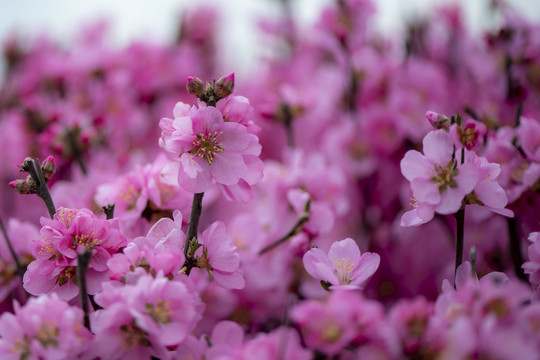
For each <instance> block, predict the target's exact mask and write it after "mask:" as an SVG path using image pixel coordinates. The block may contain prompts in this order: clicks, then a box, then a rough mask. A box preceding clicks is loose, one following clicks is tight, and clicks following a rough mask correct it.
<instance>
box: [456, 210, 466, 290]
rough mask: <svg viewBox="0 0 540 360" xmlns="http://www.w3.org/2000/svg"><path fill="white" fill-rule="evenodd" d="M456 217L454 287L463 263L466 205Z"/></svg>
mask: <svg viewBox="0 0 540 360" xmlns="http://www.w3.org/2000/svg"><path fill="white" fill-rule="evenodd" d="M454 217H455V218H456V265H455V268H454V287H455V286H456V281H455V274H456V273H457V269H458V267H459V266H460V265H461V263H463V243H464V239H465V206H462V207H461V209H459V210H458V212H457V213H455V214H454Z"/></svg>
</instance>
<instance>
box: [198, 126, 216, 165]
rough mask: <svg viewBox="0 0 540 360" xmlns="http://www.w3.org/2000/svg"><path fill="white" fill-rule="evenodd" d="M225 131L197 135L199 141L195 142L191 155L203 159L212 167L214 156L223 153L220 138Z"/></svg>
mask: <svg viewBox="0 0 540 360" xmlns="http://www.w3.org/2000/svg"><path fill="white" fill-rule="evenodd" d="M221 134H223V131H214V132H213V133H211V134H203V133H200V134H199V135H197V140H195V141H194V142H193V149H192V150H191V153H192V154H194V155H197V156H200V157H202V158H203V159H204V160H206V162H207V163H208V165H212V161H214V155H216V154H217V153H219V152H222V151H223V143H220V142H219V140H218V139H219V136H220V135H221Z"/></svg>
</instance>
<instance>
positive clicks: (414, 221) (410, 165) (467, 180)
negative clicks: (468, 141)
mask: <svg viewBox="0 0 540 360" xmlns="http://www.w3.org/2000/svg"><path fill="white" fill-rule="evenodd" d="M423 146H424V154H422V153H420V152H418V151H416V150H409V151H408V152H407V153H406V154H405V157H404V158H403V159H402V160H401V164H400V166H401V173H402V174H403V176H405V178H406V179H407V180H409V181H410V182H411V189H412V192H413V197H414V198H413V203H412V205H413V207H414V209H413V210H410V211H408V212H406V213H405V214H404V215H403V216H402V218H401V225H402V226H415V225H420V224H423V223H426V222H428V221H429V220H431V219H432V218H433V214H434V212H435V211H436V212H438V213H439V214H443V215H446V214H453V213H455V212H457V211H458V210H459V209H460V207H461V206H462V202H463V198H464V197H465V195H467V194H468V193H470V192H471V191H472V190H473V189H474V187H475V185H476V184H477V182H478V171H477V169H476V168H475V166H474V165H473V164H469V163H464V164H458V161H456V159H455V157H453V154H454V146H453V145H452V142H451V140H450V138H449V135H448V133H447V132H446V131H444V130H436V131H431V132H430V133H428V134H427V135H426V137H425V138H424V141H423Z"/></svg>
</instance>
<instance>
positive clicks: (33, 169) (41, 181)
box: [21, 158, 56, 219]
mask: <svg viewBox="0 0 540 360" xmlns="http://www.w3.org/2000/svg"><path fill="white" fill-rule="evenodd" d="M21 169H22V170H23V171H26V172H27V173H29V174H30V176H31V177H32V180H33V181H34V183H35V187H34V188H33V189H32V191H31V192H32V193H35V194H37V195H38V196H39V197H40V198H41V199H42V200H43V201H44V202H45V205H46V206H47V210H48V211H49V215H50V216H51V219H52V218H53V216H54V214H55V213H56V208H55V206H54V203H53V201H52V198H51V193H50V192H49V187H48V186H47V182H46V181H45V178H44V177H43V172H42V170H41V166H40V164H39V160H38V159H33V160H32V159H31V158H26V159H25V160H24V162H23V164H22V166H21Z"/></svg>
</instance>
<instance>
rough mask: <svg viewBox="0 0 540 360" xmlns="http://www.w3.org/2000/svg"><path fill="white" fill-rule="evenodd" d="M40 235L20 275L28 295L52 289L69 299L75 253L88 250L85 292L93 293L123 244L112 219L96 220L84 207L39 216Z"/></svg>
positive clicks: (74, 287)
mask: <svg viewBox="0 0 540 360" xmlns="http://www.w3.org/2000/svg"><path fill="white" fill-rule="evenodd" d="M41 225H42V228H41V231H40V233H41V235H40V238H39V239H36V240H34V241H33V243H32V245H33V249H32V255H34V257H35V258H36V260H35V261H33V262H32V263H30V265H29V266H28V270H27V271H26V273H25V274H24V288H25V289H26V290H27V291H28V292H29V293H31V294H34V295H44V294H49V293H51V292H56V293H57V294H58V295H59V296H60V297H61V298H63V299H65V300H69V299H72V298H74V297H75V296H77V293H78V291H79V289H78V286H77V284H76V274H77V255H78V254H80V253H82V252H84V251H86V250H89V251H91V252H92V256H91V257H90V262H89V265H88V271H87V273H86V279H87V286H88V293H89V294H91V295H94V294H96V293H97V292H99V291H100V289H101V283H102V281H104V280H106V279H107V277H108V272H109V268H108V267H107V261H108V260H109V259H110V258H111V256H112V255H113V254H114V253H116V252H118V250H119V249H120V248H121V247H124V246H125V245H126V243H127V239H126V237H125V236H124V235H122V233H121V232H120V230H119V229H118V222H117V221H116V220H104V219H99V218H98V217H97V216H96V215H94V214H93V213H92V212H91V211H90V210H88V209H67V208H59V209H58V210H57V212H56V214H55V215H54V218H53V219H48V218H45V217H42V218H41Z"/></svg>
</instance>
